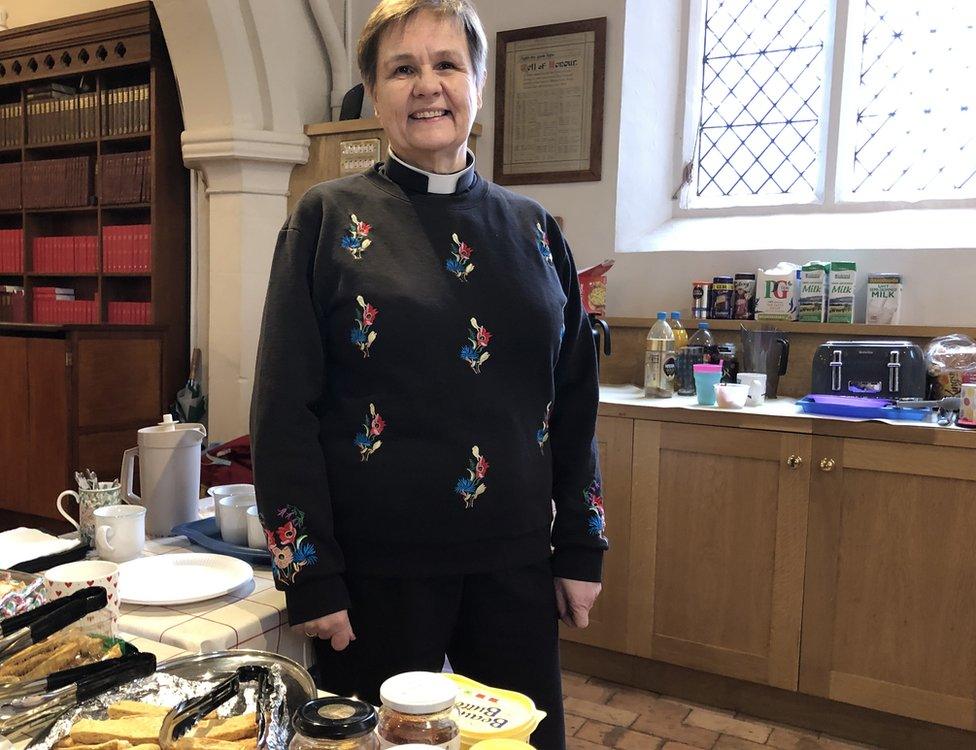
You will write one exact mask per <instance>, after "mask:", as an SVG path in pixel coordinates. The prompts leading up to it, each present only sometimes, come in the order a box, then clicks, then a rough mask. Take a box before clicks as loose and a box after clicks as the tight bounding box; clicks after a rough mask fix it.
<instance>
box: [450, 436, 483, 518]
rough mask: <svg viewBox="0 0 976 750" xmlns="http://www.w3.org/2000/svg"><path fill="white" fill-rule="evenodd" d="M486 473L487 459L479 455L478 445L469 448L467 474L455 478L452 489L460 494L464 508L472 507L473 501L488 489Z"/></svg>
mask: <svg viewBox="0 0 976 750" xmlns="http://www.w3.org/2000/svg"><path fill="white" fill-rule="evenodd" d="M487 474H488V459H487V458H485V457H484V456H483V455H481V451H479V450H478V446H477V445H475V446H473V447H472V448H471V458H470V459H469V460H468V469H467V476H463V477H461V478H459V479H458V480H457V484H455V485H454V491H455V492H456V493H457V494H458V495H460V496H461V499H462V500H463V501H464V507H465V508H473V507H474V501H475V500H476V499H477V498H478V497H480V496H481V495H483V494H484V492H485V490H486V489H488V485H486V484H485V477H486V476H487Z"/></svg>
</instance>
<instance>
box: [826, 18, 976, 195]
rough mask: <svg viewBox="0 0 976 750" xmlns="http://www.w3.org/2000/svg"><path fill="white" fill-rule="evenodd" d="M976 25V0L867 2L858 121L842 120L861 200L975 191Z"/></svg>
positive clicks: (853, 190) (854, 183)
mask: <svg viewBox="0 0 976 750" xmlns="http://www.w3.org/2000/svg"><path fill="white" fill-rule="evenodd" d="M974 24H976V2H973V0H965V1H964V2H952V1H951V0H927V2H921V1H919V0H899V1H898V2H892V1H891V0H864V2H863V22H862V23H861V24H860V26H861V29H860V33H861V40H860V41H861V44H860V53H861V59H860V61H859V63H860V64H859V69H860V74H859V76H858V78H857V80H856V83H857V94H856V106H855V108H854V111H853V112H851V114H850V116H851V118H852V119H853V120H854V122H849V121H848V122H843V121H842V123H841V127H845V125H846V126H848V127H850V126H853V128H854V137H853V141H854V154H853V165H852V172H851V175H850V178H849V190H850V193H851V194H852V196H853V197H854V198H857V199H862V200H863V199H881V200H893V199H917V198H921V197H924V198H940V197H942V198H952V197H965V196H971V195H976V114H974V105H976V81H974V75H976V69H974V66H973V62H972V61H973V57H974V55H976V26H974ZM847 164H848V165H850V161H848V162H847Z"/></svg>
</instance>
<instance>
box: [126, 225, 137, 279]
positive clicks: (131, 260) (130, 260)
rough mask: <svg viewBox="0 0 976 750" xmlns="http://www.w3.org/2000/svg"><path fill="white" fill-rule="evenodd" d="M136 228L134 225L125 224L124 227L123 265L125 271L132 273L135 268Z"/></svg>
mask: <svg viewBox="0 0 976 750" xmlns="http://www.w3.org/2000/svg"><path fill="white" fill-rule="evenodd" d="M135 256H136V228H135V227H134V226H131V225H130V226H127V227H126V228H125V260H124V261H123V265H124V266H125V272H126V273H132V272H133V271H135V270H136V261H135Z"/></svg>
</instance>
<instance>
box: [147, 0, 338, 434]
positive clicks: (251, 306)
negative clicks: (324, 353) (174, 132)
mask: <svg viewBox="0 0 976 750" xmlns="http://www.w3.org/2000/svg"><path fill="white" fill-rule="evenodd" d="M155 6H156V11H157V14H158V16H159V19H160V23H161V25H162V28H163V34H164V36H165V38H166V44H167V47H168V49H169V54H170V58H171V60H172V63H173V69H174V72H175V74H176V79H177V84H178V87H179V91H180V99H181V106H182V109H183V120H184V127H185V130H184V133H183V157H184V161H185V163H186V164H187V166H188V167H191V168H193V169H196V170H199V172H198V174H199V178H198V179H197V184H198V186H199V187H200V188H201V190H200V191H194V192H195V193H197V194H196V195H195V200H194V210H195V212H196V213H195V217H196V221H195V222H194V224H195V231H194V232H193V235H194V236H193V240H192V242H193V243H194V245H195V247H194V249H195V252H194V253H193V254H192V255H193V256H194V261H193V262H194V264H195V268H194V273H195V276H196V284H195V288H196V289H197V293H196V294H195V295H194V299H193V303H192V307H193V309H192V311H191V312H192V316H193V319H194V325H193V330H194V339H195V340H194V341H193V344H194V345H196V346H199V347H200V348H201V349H202V350H203V352H204V362H205V377H206V383H207V390H208V393H209V398H210V409H209V428H210V434H211V436H212V437H213V439H214V440H217V441H224V440H228V439H230V438H233V437H236V436H237V435H241V434H245V433H247V432H248V412H249V409H250V401H251V388H252V383H253V373H254V361H255V357H256V354H257V340H258V333H259V327H260V319H261V311H262V308H263V303H264V294H265V289H266V287H267V280H268V273H269V270H270V266H271V258H272V254H273V250H274V243H275V238H276V235H277V232H278V229H279V228H280V226H281V224H282V222H283V220H284V218H285V216H286V197H287V191H288V179H289V176H290V174H291V170H292V168H293V167H294V166H295V164H303V163H305V161H307V159H308V139H307V138H306V137H305V135H304V132H303V131H304V125H305V123H307V122H318V121H321V120H323V119H327V113H328V111H329V89H330V86H329V83H330V76H329V68H328V58H327V55H326V53H325V49H324V47H323V45H322V43H321V39H320V37H319V34H318V30H317V26H316V23H315V19H314V18H313V17H312V14H311V11H310V10H309V8H308V6H307V4H306V3H305V2H304V0H283V1H279V0H276V1H275V2H266V1H264V0H194V1H193V2H186V0H155ZM200 192H202V195H201V194H199V193H200Z"/></svg>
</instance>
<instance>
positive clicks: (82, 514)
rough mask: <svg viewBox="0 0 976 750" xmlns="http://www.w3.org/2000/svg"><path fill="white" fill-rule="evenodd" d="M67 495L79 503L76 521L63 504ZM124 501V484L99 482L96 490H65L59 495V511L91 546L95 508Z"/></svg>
mask: <svg viewBox="0 0 976 750" xmlns="http://www.w3.org/2000/svg"><path fill="white" fill-rule="evenodd" d="M66 497H73V498H74V499H75V502H76V503H78V520H77V521H76V520H75V519H74V518H73V517H72V516H71V515H70V514H69V513H68V512H67V511H66V510H65V509H64V507H63V506H62V505H61V501H62V500H63V499H64V498H66ZM121 503H122V485H121V484H119V483H118V482H99V483H98V489H94V490H78V491H77V492H76V491H75V490H65V491H64V492H62V493H61V494H60V495H58V499H57V506H58V511H59V512H60V513H61V515H62V516H64V517H65V518H66V519H67V521H68V523H70V524H71V525H72V526H74V527H75V528H76V529H78V538H79V539H80V540H81V541H82V543H83V544H87V545H89V546H91V545H92V544H94V542H95V516H94V515H93V514H94V512H95V508H104V507H105V506H106V505H119V504H121Z"/></svg>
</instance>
